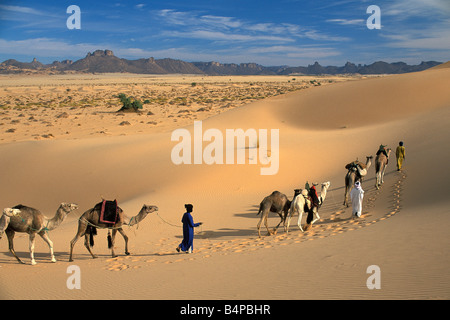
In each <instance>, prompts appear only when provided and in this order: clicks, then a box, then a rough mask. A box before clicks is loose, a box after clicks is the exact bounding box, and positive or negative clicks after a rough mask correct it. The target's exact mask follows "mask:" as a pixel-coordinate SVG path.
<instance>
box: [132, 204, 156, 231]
mask: <svg viewBox="0 0 450 320" xmlns="http://www.w3.org/2000/svg"><path fill="white" fill-rule="evenodd" d="M155 211H158V207H157V206H150V205H147V204H144V205H143V206H142V209H141V211H139V213H138V214H137V216H135V217H132V218H131V220H130V223H129V225H130V226H133V225H135V224H137V223H139V222H141V221H142V220H144V219H145V218H146V217H147V215H148V214H149V213H152V212H155Z"/></svg>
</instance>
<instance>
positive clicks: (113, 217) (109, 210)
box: [94, 200, 119, 224]
mask: <svg viewBox="0 0 450 320" xmlns="http://www.w3.org/2000/svg"><path fill="white" fill-rule="evenodd" d="M94 210H98V211H100V218H99V222H100V223H107V224H116V222H117V219H118V217H119V206H118V205H117V200H114V201H109V200H103V201H102V202H99V203H97V204H96V205H95V207H94Z"/></svg>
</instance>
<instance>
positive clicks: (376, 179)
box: [375, 171, 381, 190]
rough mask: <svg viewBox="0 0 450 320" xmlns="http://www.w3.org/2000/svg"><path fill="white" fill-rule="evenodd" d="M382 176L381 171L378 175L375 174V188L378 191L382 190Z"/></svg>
mask: <svg viewBox="0 0 450 320" xmlns="http://www.w3.org/2000/svg"><path fill="white" fill-rule="evenodd" d="M380 174H381V171H378V172H377V173H376V174H375V177H376V178H375V188H377V190H378V189H380Z"/></svg>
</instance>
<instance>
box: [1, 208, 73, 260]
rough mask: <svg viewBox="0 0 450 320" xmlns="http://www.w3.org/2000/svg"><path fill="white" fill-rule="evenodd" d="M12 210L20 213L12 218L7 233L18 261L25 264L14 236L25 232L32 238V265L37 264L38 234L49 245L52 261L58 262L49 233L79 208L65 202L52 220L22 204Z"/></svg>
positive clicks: (10, 248) (10, 245)
mask: <svg viewBox="0 0 450 320" xmlns="http://www.w3.org/2000/svg"><path fill="white" fill-rule="evenodd" d="M12 209H16V210H19V211H20V213H18V214H16V215H15V216H12V217H10V221H9V225H8V227H7V228H6V231H5V232H6V235H7V237H8V242H9V251H10V252H11V253H12V254H13V255H14V257H16V259H17V261H19V263H23V262H22V260H20V259H19V257H18V256H17V255H16V252H15V251H14V242H13V240H14V235H15V233H16V232H25V233H28V234H29V236H30V257H31V265H35V264H36V260H35V259H34V241H35V237H36V233H37V234H38V235H40V236H41V238H42V239H44V241H45V242H46V243H47V244H48V247H49V249H50V257H51V261H52V262H56V259H55V255H54V254H53V242H52V241H51V240H50V238H49V237H48V231H51V230H54V229H56V228H57V227H58V226H59V225H60V224H61V223H62V222H63V221H64V219H65V218H66V216H67V215H68V214H69V213H70V212H71V211H73V210H76V209H78V206H77V205H76V204H74V203H65V202H63V203H61V205H60V206H59V207H58V209H57V210H56V214H55V216H54V217H53V218H51V219H49V218H47V217H46V216H44V215H43V214H42V213H41V212H40V211H39V210H37V209H34V208H30V207H27V206H24V205H21V204H19V205H17V206H15V207H13V208H12Z"/></svg>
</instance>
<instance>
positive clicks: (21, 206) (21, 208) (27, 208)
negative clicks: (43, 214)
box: [12, 204, 40, 213]
mask: <svg viewBox="0 0 450 320" xmlns="http://www.w3.org/2000/svg"><path fill="white" fill-rule="evenodd" d="M12 209H19V210H20V211H21V212H26V211H29V212H31V213H40V211H39V210H37V209H34V208H31V207H28V206H24V205H23V204H18V205H17V206H14V207H13V208H12Z"/></svg>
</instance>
